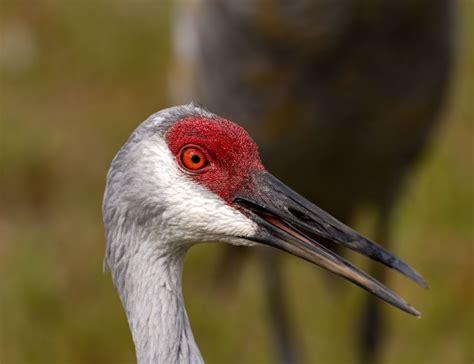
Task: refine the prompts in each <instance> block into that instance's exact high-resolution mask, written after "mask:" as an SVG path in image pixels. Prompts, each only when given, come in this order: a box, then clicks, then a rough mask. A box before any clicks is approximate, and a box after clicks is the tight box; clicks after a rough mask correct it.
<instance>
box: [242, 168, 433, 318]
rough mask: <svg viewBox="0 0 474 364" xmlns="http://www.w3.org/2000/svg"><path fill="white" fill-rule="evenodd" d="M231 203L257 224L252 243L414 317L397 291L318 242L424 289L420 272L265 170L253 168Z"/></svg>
mask: <svg viewBox="0 0 474 364" xmlns="http://www.w3.org/2000/svg"><path fill="white" fill-rule="evenodd" d="M251 177H252V179H251V182H250V184H249V185H246V186H245V187H243V188H242V189H241V191H240V192H239V193H238V194H237V195H236V197H235V199H234V204H235V205H236V207H238V208H240V209H241V211H243V212H244V213H245V214H247V215H248V216H250V218H252V219H253V220H254V221H255V222H256V223H257V224H258V225H259V231H258V232H257V234H256V236H254V237H252V238H250V239H251V240H254V241H256V242H259V243H262V244H266V245H270V246H273V247H275V248H278V249H281V250H284V251H286V252H289V253H291V254H293V255H296V256H298V257H300V258H303V259H305V260H307V261H309V262H312V263H314V264H317V265H319V266H321V267H323V268H325V269H327V270H329V271H331V272H333V273H336V274H338V275H340V276H342V277H344V278H346V279H348V280H349V281H351V282H353V283H355V284H356V285H358V286H360V287H362V288H364V289H366V290H367V291H369V292H371V293H373V294H374V295H375V296H377V297H379V298H381V299H382V300H384V301H386V302H388V303H390V304H392V305H394V306H396V307H398V308H399V309H401V310H403V311H405V312H408V313H410V314H412V315H415V316H420V313H419V312H418V311H417V310H416V309H415V308H414V307H412V306H411V305H410V304H408V303H407V302H406V301H405V300H403V299H402V298H401V297H400V296H398V295H397V294H396V293H394V292H393V291H391V290H390V289H388V288H387V287H385V286H384V285H382V284H381V283H380V282H378V281H377V280H375V279H374V278H372V277H371V276H369V275H368V274H366V273H364V272H363V271H361V270H360V269H358V268H357V267H355V266H354V265H352V264H351V263H350V262H348V261H347V260H345V259H343V258H342V257H340V256H338V255H337V254H335V253H334V252H332V251H331V250H329V249H328V248H326V247H324V246H323V245H321V242H325V243H326V244H327V243H334V244H339V245H341V246H343V247H346V248H349V249H352V250H354V251H357V252H359V253H361V254H363V255H365V256H367V257H370V258H372V259H374V260H377V261H379V262H381V263H383V264H385V265H386V266H388V267H390V268H393V269H395V270H397V271H399V272H400V273H402V274H403V275H405V276H407V277H408V278H410V279H412V280H413V281H415V282H416V283H418V284H419V285H420V286H422V287H424V288H426V287H428V285H427V283H426V282H425V280H424V279H423V277H422V276H421V275H420V274H419V273H418V272H416V271H415V270H414V269H413V268H412V267H410V266H409V265H408V264H406V263H405V262H403V261H402V260H401V259H400V258H398V257H396V256H394V255H393V254H392V253H390V252H389V251H388V250H386V249H384V248H383V247H381V246H380V245H377V244H376V243H374V242H372V241H370V240H369V239H367V238H366V237H364V236H362V235H360V234H359V233H357V232H356V231H354V230H352V229H351V228H350V227H348V226H346V225H344V224H343V223H342V222H340V221H338V220H337V219H336V218H334V217H332V216H331V215H329V214H328V213H326V212H325V211H323V210H321V209H320V208H319V207H317V206H316V205H314V204H313V203H311V202H310V201H308V200H306V199H305V198H304V197H302V196H301V195H299V194H298V193H296V192H295V191H293V190H291V189H290V188H289V187H287V186H286V185H285V184H284V183H282V182H281V181H279V180H278V179H277V178H275V177H274V176H272V175H271V174H270V173H268V172H267V171H264V170H263V171H254V172H253V174H252V176H251Z"/></svg>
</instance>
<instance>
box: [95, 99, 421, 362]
mask: <svg viewBox="0 0 474 364" xmlns="http://www.w3.org/2000/svg"><path fill="white" fill-rule="evenodd" d="M103 218H104V225H105V230H106V241H107V242H106V255H105V261H104V264H105V266H106V267H108V268H109V269H110V271H111V273H112V278H113V282H114V284H115V287H116V289H117V291H118V294H119V296H120V299H121V301H122V304H123V307H124V309H125V312H126V315H127V318H128V322H129V326H130V330H131V332H132V336H133V341H134V343H135V349H136V356H137V360H138V362H139V363H142V364H143V363H202V362H203V358H202V356H201V354H200V352H199V349H198V346H197V344H196V342H195V340H194V337H193V334H192V331H191V328H190V324H189V320H188V316H187V314H186V310H185V307H184V302H183V294H182V288H181V274H182V269H183V260H184V256H185V254H186V251H187V250H188V249H189V248H190V247H191V246H192V245H193V244H196V243H200V242H212V241H215V242H224V243H229V244H234V245H241V246H254V245H259V244H261V245H262V244H263V245H269V246H272V247H274V248H278V249H281V250H283V251H286V252H289V253H290V254H293V255H295V256H298V257H300V258H302V259H305V260H307V261H309V262H312V263H315V264H317V265H319V266H321V267H323V268H325V269H327V270H329V271H331V272H333V273H336V274H338V275H340V276H342V277H344V278H346V279H348V280H350V281H352V282H354V283H355V284H357V285H359V286H360V287H362V288H364V289H366V290H368V291H370V292H371V293H372V294H374V295H375V296H377V297H379V298H381V299H382V300H384V301H386V302H388V303H390V304H392V305H394V306H396V307H398V308H400V309H401V310H403V311H406V312H408V313H410V314H412V315H416V316H418V315H419V313H418V311H417V310H416V309H415V308H413V307H412V306H410V305H409V304H408V303H407V302H405V301H404V300H403V299H402V298H400V297H399V296H398V295H397V294H396V293H394V292H392V291H390V290H389V289H388V288H386V287H385V286H383V285H382V284H380V283H379V282H378V281H376V280H375V279H373V278H372V277H370V276H369V275H367V274H365V273H364V272H362V271H361V270H359V269H358V268H356V267H355V266H353V265H352V264H351V263H349V262H348V261H346V260H344V259H343V258H341V257H340V256H338V255H337V254H335V253H333V252H332V251H331V250H329V249H326V248H325V247H324V246H322V245H320V243H319V241H325V242H326V243H330V244H337V245H340V246H342V247H347V248H349V249H352V250H355V251H357V252H359V253H361V254H364V255H366V256H368V257H370V258H372V259H374V260H376V261H379V262H381V263H383V264H385V265H387V266H388V267H391V268H393V269H395V270H397V271H399V272H400V273H402V274H404V275H405V276H407V277H409V278H411V279H412V280H414V281H415V282H417V283H418V284H420V285H421V286H426V283H425V281H424V280H423V278H422V277H421V276H420V275H419V274H418V273H417V272H416V271H415V270H414V269H413V268H411V267H410V266H409V265H407V264H405V263H404V262H403V261H402V260H400V259H399V258H397V257H396V256H394V255H393V254H391V253H390V252H388V251H387V250H385V249H384V248H383V247H381V246H379V245H377V244H376V243H374V242H372V241H370V240H368V239H367V238H365V237H363V236H361V235H360V234H358V233H357V232H355V231H354V230H352V229H351V228H349V227H348V226H346V225H344V224H342V223H341V222H339V221H338V220H336V219H335V218H333V217H332V216H330V215H329V214H327V213H326V212H324V211H323V210H321V209H320V208H318V207H317V206H315V205H314V204H312V203H311V202H309V201H308V200H306V199H305V198H303V197H302V196H300V195H299V194H297V193H296V192H294V191H293V190H291V189H290V188H288V187H287V186H286V185H284V184H283V183H282V182H280V181H279V180H278V179H276V178H275V177H273V176H272V175H271V174H270V173H269V172H267V171H266V170H265V168H264V167H263V165H262V163H261V161H260V157H259V154H258V149H257V146H256V144H255V143H254V142H253V141H252V139H251V138H250V137H249V136H248V134H247V133H246V132H245V130H244V129H243V128H241V127H239V126H237V125H236V124H234V123H232V122H230V121H228V120H225V119H223V118H220V117H218V116H217V115H215V114H212V113H210V112H208V111H206V110H204V109H203V108H201V107H200V106H198V105H195V104H189V105H184V106H177V107H172V108H169V109H165V110H162V111H160V112H157V113H156V114H154V115H152V116H151V117H149V118H148V119H147V120H146V121H144V122H143V123H142V124H141V125H140V126H138V128H137V129H136V130H135V131H134V132H133V133H132V135H131V136H130V138H129V139H128V141H127V142H126V143H125V144H124V146H123V147H122V148H121V149H120V150H119V152H118V153H117V155H116V156H115V158H114V159H113V161H112V164H111V167H110V170H109V172H108V175H107V186H106V190H105V195H104V203H103Z"/></svg>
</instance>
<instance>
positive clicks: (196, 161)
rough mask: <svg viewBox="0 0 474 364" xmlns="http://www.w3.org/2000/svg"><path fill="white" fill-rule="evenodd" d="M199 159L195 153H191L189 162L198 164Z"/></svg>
mask: <svg viewBox="0 0 474 364" xmlns="http://www.w3.org/2000/svg"><path fill="white" fill-rule="evenodd" d="M200 161H201V157H200V156H198V155H197V154H193V155H192V157H191V162H193V163H195V164H198V163H199V162H200Z"/></svg>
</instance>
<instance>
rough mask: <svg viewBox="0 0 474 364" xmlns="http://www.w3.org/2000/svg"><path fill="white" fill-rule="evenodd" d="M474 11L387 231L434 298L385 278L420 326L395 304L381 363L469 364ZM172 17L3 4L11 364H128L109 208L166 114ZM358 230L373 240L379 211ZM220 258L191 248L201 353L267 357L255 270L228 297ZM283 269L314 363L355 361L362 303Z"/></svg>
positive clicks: (0, 133)
mask: <svg viewBox="0 0 474 364" xmlns="http://www.w3.org/2000/svg"><path fill="white" fill-rule="evenodd" d="M473 5H474V2H473V1H472V0H464V1H460V2H459V11H458V16H457V43H456V67H455V70H454V73H453V81H452V87H451V90H450V95H449V99H448V101H447V103H446V107H445V110H444V112H443V115H442V123H441V124H440V127H439V128H438V130H437V133H436V134H435V135H434V138H433V142H432V143H431V145H430V147H429V148H428V149H427V150H426V152H425V153H424V155H423V156H422V158H421V160H420V163H419V165H418V168H417V169H416V170H415V172H414V173H413V175H412V177H411V179H410V181H409V182H410V183H409V187H408V189H407V191H406V193H405V195H404V197H403V199H402V200H401V201H400V203H399V205H398V208H397V213H396V219H395V220H394V221H393V224H394V226H393V229H394V232H395V237H394V240H395V241H397V245H396V246H394V248H393V250H395V251H396V253H397V254H398V255H399V256H401V257H403V258H404V259H405V260H406V261H407V262H409V263H410V264H412V265H413V266H414V267H416V268H417V269H418V270H419V271H420V272H422V273H423V275H424V276H425V277H426V278H427V279H428V281H429V282H430V285H431V288H430V289H429V290H428V291H424V290H422V289H420V288H419V287H417V286H415V285H414V284H412V283H410V282H408V281H407V280H405V279H403V278H401V277H398V276H396V275H393V276H392V277H391V281H390V286H391V287H393V288H394V289H395V290H397V291H398V292H399V293H401V294H402V295H403V296H404V297H406V298H408V299H409V301H411V302H412V303H413V304H414V305H415V306H416V307H417V308H418V309H419V310H421V311H422V312H423V317H422V318H421V319H419V320H417V319H414V318H412V317H410V316H408V315H405V314H403V313H401V312H399V311H397V310H395V309H391V308H389V307H387V309H386V313H387V315H388V316H389V318H390V327H391V330H390V333H389V336H388V338H387V340H386V343H385V344H384V347H383V361H384V362H385V363H414V364H415V363H446V364H454V363H467V364H468V363H472V362H473V360H474V349H473V345H474V338H473V330H474V329H473V327H474V314H473V312H474V305H473V291H474V282H473V281H474V277H473V268H472V266H473V263H474V261H473V240H474V239H473V238H474V230H473V229H474V227H473V226H474V210H473V205H474V176H473V167H474V166H473V159H474V147H473V134H474V133H473V117H474V113H473V104H474V95H473V92H474V89H473V80H474V52H473V44H474V36H473V34H474V33H473V32H474V26H473V19H474V18H473V9H474V8H473ZM169 11H170V6H169V2H168V1H157V0H139V1H132V0H115V1H113V0H102V1H92V0H82V1H79V0H77V1H74V0H69V1H61V0H45V1H25V0H0V37H1V43H0V44H2V48H1V49H0V52H1V53H0V66H1V67H2V68H1V70H0V76H1V80H0V107H1V108H0V122H1V124H0V193H1V195H0V198H1V199H0V363H2V364H4V363H5V364H9V363H71V364H72V363H132V362H134V352H133V346H132V342H131V337H130V334H129V331H128V327H127V323H126V319H125V315H124V313H123V311H122V308H121V306H120V302H119V300H118V297H117V295H116V292H115V290H114V288H113V286H112V283H111V279H110V276H109V274H106V273H103V272H102V257H103V252H104V238H103V227H102V220H101V219H102V218H101V200H102V193H103V187H104V182H105V174H106V171H107V169H108V166H109V163H110V161H111V159H112V157H113V155H114V154H115V152H116V151H117V149H118V148H119V147H120V146H121V144H122V143H123V142H124V141H125V140H126V138H127V137H128V135H129V134H130V132H131V131H132V130H133V129H134V128H135V126H136V125H137V124H138V123H139V122H140V121H142V120H143V119H145V118H146V117H147V116H148V115H149V114H151V113H153V112H155V111H157V110H159V109H160V108H163V107H166V106H169V105H170V101H169V98H168V96H167V92H166V89H167V75H168V72H169V69H170V66H171V64H170V63H171V60H170V57H169V50H170V44H169V43H170V41H169V31H170V29H169V25H170V22H171V18H170V15H169ZM358 225H359V226H358V228H359V229H361V230H362V231H365V232H366V233H369V232H370V229H369V228H370V214H367V215H366V217H363V218H361V219H360V222H359V224H358ZM218 253H219V246H218V245H215V244H214V245H202V246H197V247H194V248H193V249H192V250H191V252H190V254H189V256H188V257H187V261H186V265H185V272H184V285H185V287H184V290H185V296H186V301H187V307H188V312H189V316H190V319H191V323H192V325H193V329H194V333H195V336H196V339H197V341H198V343H199V345H200V347H201V349H202V351H203V354H204V357H205V358H206V359H207V360H208V362H210V363H259V362H262V363H266V362H273V361H274V360H275V357H274V351H273V350H272V347H271V341H270V334H269V332H268V330H267V326H266V322H267V321H266V320H267V314H266V308H265V302H264V297H263V296H262V289H261V283H262V282H261V275H260V272H259V270H260V267H259V265H258V262H257V261H256V260H252V261H250V262H249V263H248V265H247V266H246V268H245V270H244V274H243V276H242V279H241V281H240V285H239V289H237V290H235V291H232V292H230V295H228V296H225V295H222V294H218V293H216V292H215V291H214V290H213V286H212V274H213V272H214V269H215V266H216V257H217V256H218ZM351 258H354V259H355V260H356V262H359V263H361V264H362V265H364V263H365V262H364V261H360V260H358V258H357V257H351ZM284 264H285V279H286V281H287V282H289V286H290V287H289V294H288V303H289V305H290V306H291V309H292V311H293V312H294V318H295V322H296V327H297V329H298V337H299V339H300V341H301V344H302V346H303V347H304V352H305V357H306V358H307V360H308V361H309V362H314V361H315V360H316V359H317V360H318V362H319V363H352V362H355V358H356V351H355V345H354V343H355V341H356V339H357V333H356V331H355V317H356V316H355V315H356V313H357V310H358V309H359V308H360V302H361V301H362V300H363V299H364V298H365V297H366V293H365V292H362V291H361V290H359V289H358V288H357V287H354V286H352V285H350V284H348V283H346V282H342V281H337V284H336V285H337V287H341V289H336V290H330V291H328V290H327V288H328V284H327V280H326V279H325V278H326V276H325V275H324V274H322V273H321V270H320V269H318V268H315V267H313V266H310V265H309V264H307V263H305V262H302V261H299V260H297V259H296V258H293V257H286V258H285V262H284ZM331 282H332V283H333V281H331ZM334 282H336V281H334Z"/></svg>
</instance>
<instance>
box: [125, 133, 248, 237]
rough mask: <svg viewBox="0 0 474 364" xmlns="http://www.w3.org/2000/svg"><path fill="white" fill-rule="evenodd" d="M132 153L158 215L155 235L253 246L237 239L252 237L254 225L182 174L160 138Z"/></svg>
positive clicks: (136, 169) (146, 191) (149, 141)
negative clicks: (159, 211) (158, 210)
mask: <svg viewBox="0 0 474 364" xmlns="http://www.w3.org/2000/svg"><path fill="white" fill-rule="evenodd" d="M140 144H141V146H140V147H139V148H137V149H136V150H135V151H134V152H135V153H139V155H136V159H135V161H136V162H137V167H138V168H134V169H135V172H136V173H141V174H142V175H141V176H139V178H138V181H140V183H141V184H142V183H143V184H142V185H143V186H144V187H145V191H142V192H144V193H146V194H148V195H147V196H146V198H147V199H148V202H149V203H152V204H154V205H156V206H157V207H158V208H159V209H160V210H161V211H162V213H161V216H159V217H158V219H157V220H158V221H157V223H158V225H159V226H157V229H158V231H157V233H158V234H165V233H166V236H162V239H163V240H167V241H181V242H199V241H225V242H229V243H232V244H238V245H254V244H253V243H252V242H250V241H247V240H245V239H239V238H238V237H252V236H253V235H254V234H255V232H256V231H257V224H256V223H255V222H254V221H252V220H251V219H249V218H248V217H246V216H245V215H243V214H242V213H241V212H239V211H238V210H236V209H234V208H232V207H231V206H229V205H228V204H226V203H225V201H224V200H223V199H222V198H220V197H219V196H217V195H216V194H214V193H213V192H211V191H210V190H208V189H206V188H205V187H204V186H201V185H199V184H198V183H196V182H194V181H193V180H192V179H191V178H190V177H188V176H186V175H185V173H183V172H182V171H181V170H180V169H179V167H178V165H177V162H176V160H175V157H174V156H173V154H172V153H171V151H170V150H169V148H168V145H167V144H166V142H165V141H164V140H163V139H162V138H160V137H154V138H152V139H149V140H146V141H143V142H142V143H140Z"/></svg>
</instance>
